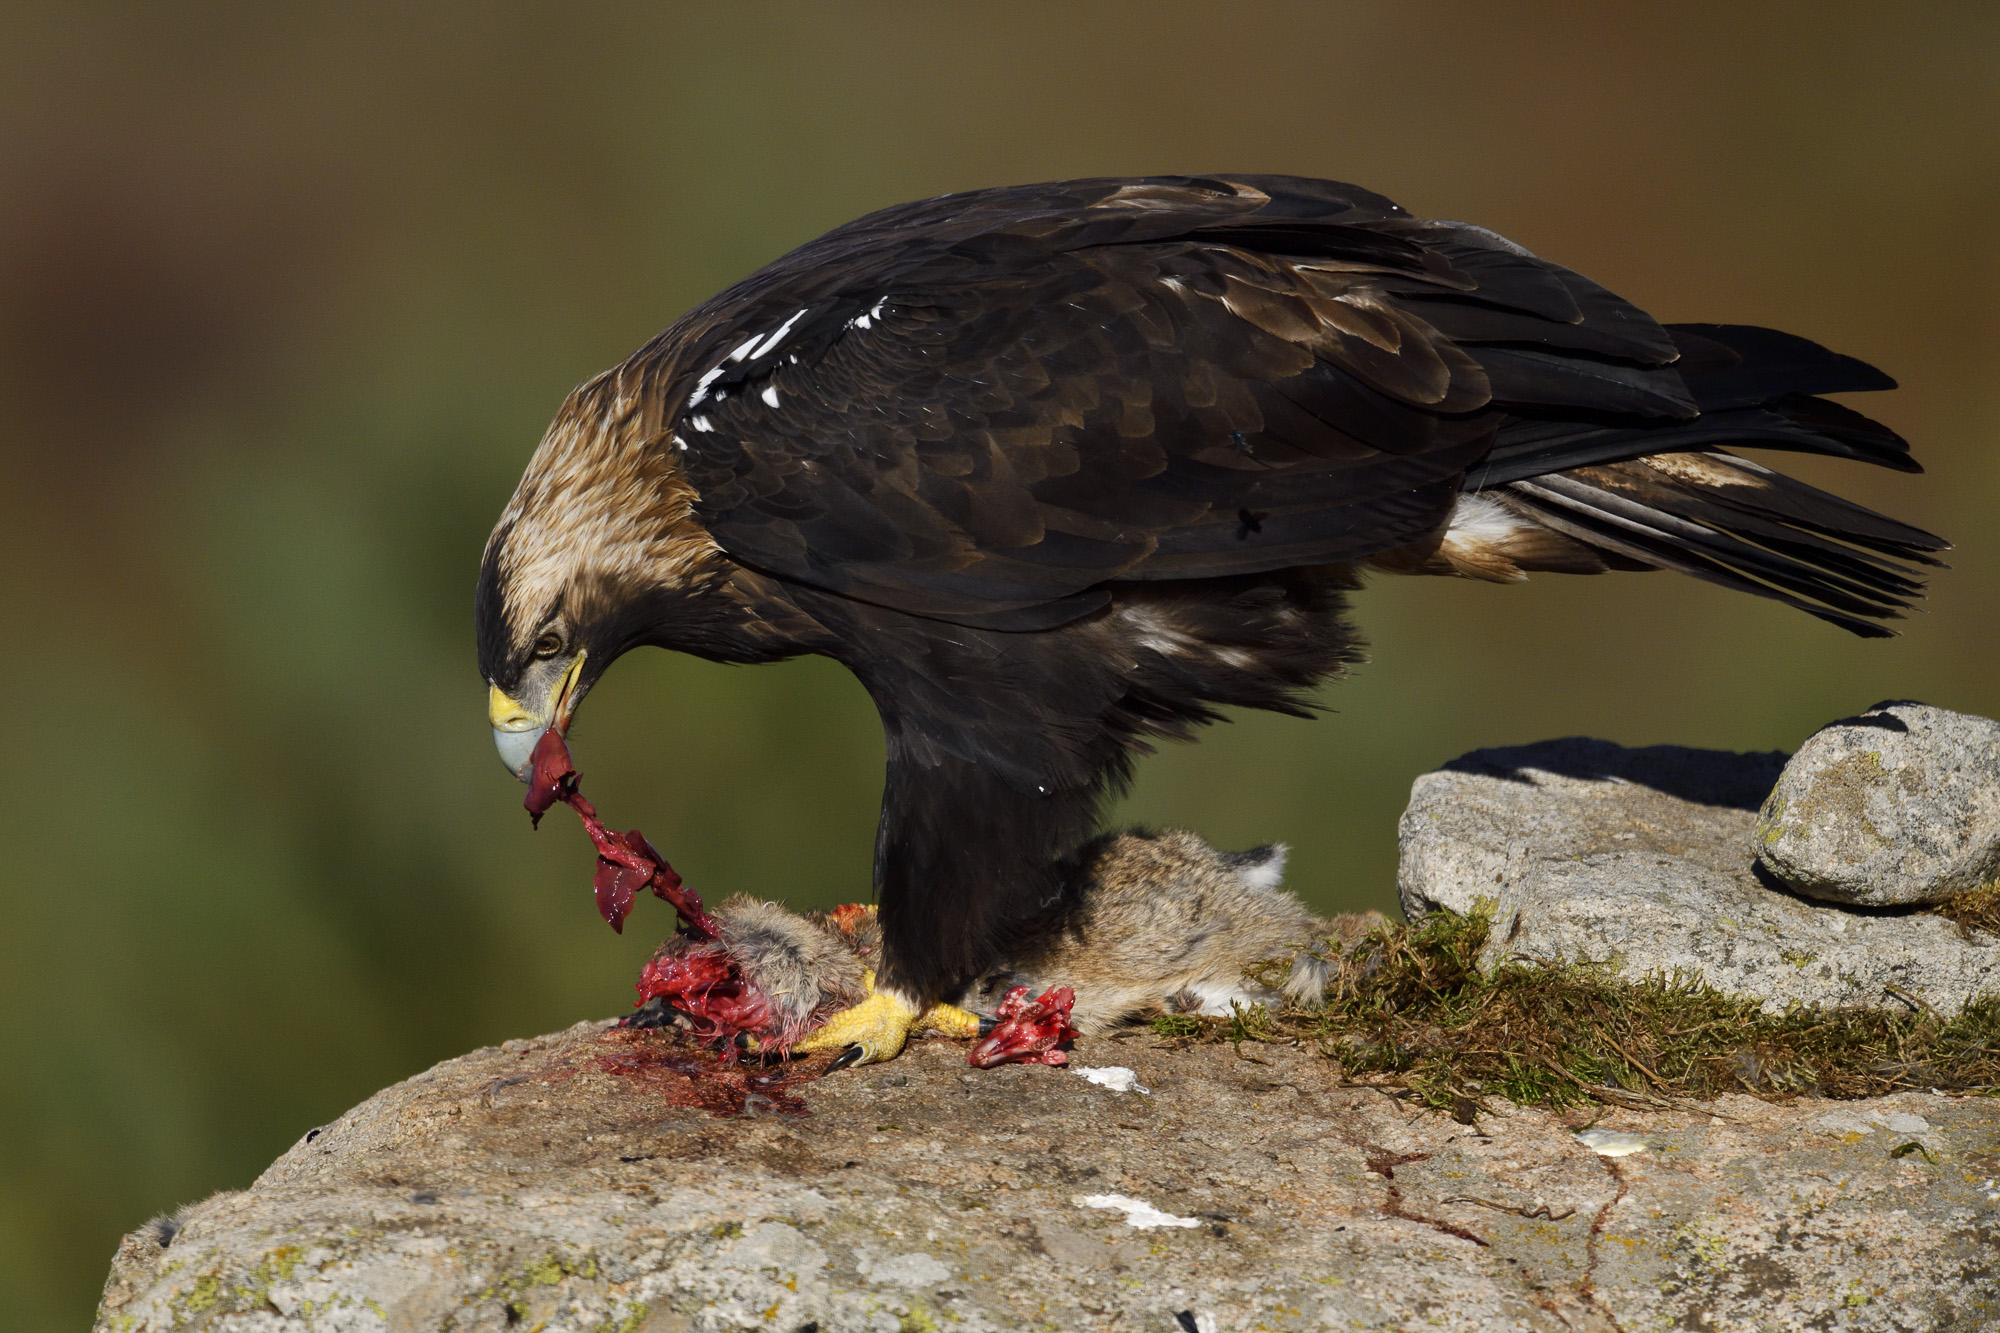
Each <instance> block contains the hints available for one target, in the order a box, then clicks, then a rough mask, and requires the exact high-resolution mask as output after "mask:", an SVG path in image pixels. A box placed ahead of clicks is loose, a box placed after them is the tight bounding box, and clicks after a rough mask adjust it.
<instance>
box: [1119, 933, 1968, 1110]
mask: <svg viewBox="0 0 2000 1333" xmlns="http://www.w3.org/2000/svg"><path fill="white" fill-rule="evenodd" d="M1489 923H1490V917H1489V915H1488V913H1487V912H1485V911H1481V912H1478V913H1475V914H1474V915H1472V916H1458V915H1455V914H1452V913H1448V912H1440V913H1437V914H1436V915H1433V916H1430V917H1427V918H1425V919H1424V920H1423V921H1421V922H1418V923H1416V924H1414V925H1404V924H1401V923H1397V922H1389V923H1386V924H1385V925H1383V926H1381V927H1379V928H1378V929H1376V930H1375V931H1374V932H1373V933H1371V934H1369V935H1368V936H1367V937H1366V938H1364V939H1363V940H1362V941H1361V942H1360V943H1359V944H1357V945H1355V946H1354V947H1353V948H1352V949H1351V950H1349V951H1348V952H1347V953H1345V954H1339V953H1337V952H1329V954H1328V955H1327V957H1328V958H1329V960H1330V961H1332V962H1333V963H1334V965H1335V966H1336V968H1337V975H1336V979H1335V982H1334V984H1333V985H1332V986H1331V987H1330V988H1329V991H1328V997H1327V1002H1326V1006H1325V1008H1323V1009H1284V1010H1280V1011H1276V1012H1274V1011H1271V1010H1267V1009H1265V1008H1264V1007H1263V1006H1253V1007H1251V1008H1249V1009H1242V1010H1238V1011H1237V1013H1236V1015H1235V1016H1234V1017H1233V1018H1194V1017H1190V1016H1188V1015H1184V1014H1176V1015H1173V1016H1170V1017H1166V1018H1161V1019H1159V1020H1157V1021H1156V1022H1155V1024H1154V1031H1155V1032H1156V1033H1158V1034H1159V1035H1160V1036H1161V1037H1163V1038H1167V1039H1169V1040H1171V1041H1175V1042H1225V1041H1233V1042H1236V1043H1238V1044H1239V1046H1240V1044H1241V1043H1243V1042H1246V1041H1252V1042H1296V1043H1298V1044H1300V1045H1302V1046H1306V1047H1308V1048H1310V1049H1313V1050H1316V1051H1318V1052H1319V1053H1320V1054H1321V1055H1323V1056H1324V1057H1326V1058H1327V1059H1329V1060H1332V1061H1333V1062H1335V1063H1336V1064H1337V1065H1338V1066H1339V1067H1340V1070H1341V1073H1342V1075H1343V1076H1344V1077H1345V1078H1347V1079H1348V1080H1350V1081H1352V1082H1355V1083H1361V1084H1373V1085H1378V1086H1386V1087H1396V1088H1404V1089H1408V1090H1409V1091H1410V1092H1413V1093H1415V1094H1416V1095H1417V1097H1418V1098H1419V1099H1420V1100H1421V1101H1422V1102H1424V1103H1425V1104H1426V1105H1429V1106H1434V1107H1438V1108H1441V1109H1447V1110H1451V1111H1453V1112H1454V1113H1455V1114H1457V1115H1458V1116H1459V1117H1460V1118H1461V1119H1465V1118H1467V1117H1469V1116H1470V1115H1471V1114H1472V1113H1473V1112H1475V1111H1477V1110H1479V1109H1482V1103H1483V1100H1484V1099H1485V1098H1488V1097H1494V1096H1500V1097H1505V1098H1507V1099H1508V1100H1510V1101H1513V1102H1516V1103H1519V1104H1525V1105H1548V1106H1566V1105H1570V1104H1574V1103H1582V1102H1592V1101H1596V1102H1607V1103H1611V1104H1614V1105H1620V1106H1631V1107H1639V1108H1650V1107H1661V1106H1666V1105H1671V1104H1674V1103H1676V1102H1679V1101H1681V1100H1684V1099H1705V1098H1711V1097H1714V1096H1717V1095H1719V1094H1721V1093H1725V1092H1747V1093H1750V1094H1752V1095H1753V1096H1757V1097H1763V1098H1767V1099H1771V1100H1783V1099H1787V1098H1792V1097H1799V1096H1819V1097H1875V1096H1881V1095H1883V1094H1886V1093H1890V1092H1894V1091H1897V1090H1898V1089H1904V1088H1943V1089H1954V1090H1963V1091H1982V1092H1984V1091H1996V1090H2000V998H1994V999H1984V1000H1980V1001H1977V1002H1975V1003H1974V1004H1973V1005H1971V1006H1969V1007H1968V1008H1967V1009H1966V1010H1965V1011H1964V1012H1963V1013H1961V1014H1960V1015H1959V1016H1958V1017H1956V1018H1953V1019H1951V1020H1949V1021H1945V1020H1943V1019H1941V1018H1940V1017H1939V1016H1938V1015H1937V1014H1936V1013H1934V1012H1932V1011H1931V1010H1929V1009H1928V1008H1926V1007H1924V1006H1922V1005H1921V1004H1918V1005H1912V1006H1908V1007H1904V1008H1900V1009H1889V1008H1882V1009H1877V1008H1858V1007H1857V1008H1820V1007H1812V1008H1805V1007H1799V1008H1794V1009H1791V1010H1789V1011H1787V1012H1785V1013H1782V1014H1767V1013H1764V1012H1762V1010H1761V1009H1760V1007H1759V1005H1758V1003H1757V1001H1756V1000H1754V999H1745V998H1741V997H1737V996H1730V995H1725V994H1723V993H1722V992H1720V991H1717V990H1715V989H1713V988H1712V987H1710V986H1708V985H1706V984H1704V983H1702V982H1700V981H1697V980H1693V979H1689V978H1685V977H1680V976H1675V977H1649V978H1646V979H1644V980H1639V981H1632V980H1627V979H1625V978H1622V977H1618V976H1615V975H1613V974H1611V973H1609V972H1607V971H1605V970H1604V969H1601V968H1591V967H1554V966H1544V965H1541V964H1536V963H1529V962H1520V961H1512V962H1508V963H1505V964H1503V965H1502V966H1500V967H1499V968H1497V969H1495V970H1494V971H1493V972H1492V973H1491V974H1487V973H1482V972H1481V971H1480V970H1479V968H1478V966H1477V960H1478V958H1479V953H1480V950H1481V948H1482V947H1483V946H1484V945H1485V943H1486V938H1487V929H1488V926H1489ZM1281 966H1282V965H1273V966H1272V967H1271V968H1269V969H1267V970H1266V971H1265V972H1264V973H1263V974H1261V975H1259V976H1258V978H1257V979H1258V980H1260V981H1264V982H1266V983H1267V984H1268V983H1271V982H1274V981H1276V980H1279V979H1280V977H1279V976H1278V975H1277V974H1278V972H1279V969H1280V968H1281Z"/></svg>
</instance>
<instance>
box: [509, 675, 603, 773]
mask: <svg viewBox="0 0 2000 1333" xmlns="http://www.w3.org/2000/svg"><path fill="white" fill-rule="evenodd" d="M583 656H584V655H583V653H582V652H581V651H579V652H578V653H577V655H576V656H575V657H572V658H571V659H570V660H569V665H568V667H567V668H565V669H564V670H563V673H562V675H561V676H559V677H557V678H556V680H555V681H554V682H553V683H552V684H548V685H545V686H544V685H540V684H538V682H537V673H532V672H531V673H530V674H529V676H528V678H527V679H526V680H525V681H524V682H523V684H524V685H526V686H527V688H526V690H525V691H524V693H526V694H527V695H528V696H529V702H523V701H522V700H519V699H516V698H513V697H512V696H511V695H508V694H506V693H505V692H503V691H502V690H501V688H500V687H499V686H498V685H490V686H488V688H487V693H486V720H487V721H488V722H490V723H492V724H493V746H494V748H495V749H497V750H499V751H500V762H501V763H502V764H505V765H506V766H507V771H508V772H509V773H512V774H513V775H514V776H515V777H517V778H519V779H520V780H521V781H523V782H526V781H527V780H528V769H529V767H530V765H531V761H532V759H533V756H534V753H535V742H537V741H539V740H540V739H541V738H542V733H543V732H545V731H547V730H549V729H550V728H551V727H553V728H555V730H556V731H557V732H558V733H567V732H568V731H569V723H570V715H571V714H572V713H573V712H574V711H575V708H576V682H577V679H578V678H579V677H580V676H582V675H583ZM540 678H541V679H542V680H546V678H547V673H540ZM537 694H540V695H541V696H542V697H541V699H540V701H539V706H537V704H536V703H535V702H534V696H535V695H537Z"/></svg>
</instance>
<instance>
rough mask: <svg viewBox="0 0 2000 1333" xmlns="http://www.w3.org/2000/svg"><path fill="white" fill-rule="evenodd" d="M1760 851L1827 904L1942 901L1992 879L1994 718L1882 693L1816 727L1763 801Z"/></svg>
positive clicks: (1999, 820) (1999, 808)
mask: <svg viewBox="0 0 2000 1333" xmlns="http://www.w3.org/2000/svg"><path fill="white" fill-rule="evenodd" d="M1757 856H1758V859H1759V860H1760V861H1761V862H1762V863H1763V865H1764V868H1765V869H1767V870H1769V871H1770V872H1771V873H1772V875H1774V876H1776V877H1777V878H1778V879H1779V880H1781V881H1782V882H1784V883H1785V884H1786V885H1787V886H1789V887H1790V888H1793V889H1796V890H1798V891H1799V892H1800V893H1804V894H1808V895H1810V896H1811V897H1814V898H1825V899H1827V900H1829V901H1831V902H1841V903H1858V904H1861V905H1863V906H1868V907H1902V906H1907V905H1910V904H1913V903H1936V902H1943V901H1945V900H1947V899H1950V898H1955V897H1958V896H1960V895H1962V894H1966V893H1970V892H1971V891H1972V890H1974V889H1980V888H1985V887H1987V886H1989V885H1991V884H1993V883H1994V881H1995V880H1996V879H2000V722H1995V721H1994V720H1993V719H1991V718H1986V717H1974V716H1972V715H1970V714H1968V713H1953V712H1950V711H1948V710H1946V709H1943V708H1933V707H1931V706H1929V705H1928V704H1919V703H1909V702H1890V703H1881V704H1877V705H1875V706H1874V707H1873V708H1871V709H1869V710H1868V711H1867V712H1865V713H1863V714H1861V715H1860V716H1859V717H1850V718H1845V719H1843V720H1841V721H1839V722H1834V723H1831V724H1829V725H1827V726H1825V727H1822V728H1820V730H1818V731H1817V732H1815V733H1813V735H1812V736H1811V737H1810V738H1809V739H1808V740H1807V741H1806V743H1805V744H1804V745H1802V746H1800V747H1799V752H1798V753H1797V754H1795V755H1793V756H1792V760H1791V762H1790V763H1789V764H1787V765H1786V766H1785V771H1784V773H1783V774H1781V775H1780V776H1779V778H1778V782H1777V785H1776V786H1775V787H1774V788H1773V789H1772V791H1771V794H1770V796H1769V797H1768V798H1767V799H1766V800H1765V802H1764V808H1763V812H1762V815H1761V817H1760V818H1759V819H1758V822H1757Z"/></svg>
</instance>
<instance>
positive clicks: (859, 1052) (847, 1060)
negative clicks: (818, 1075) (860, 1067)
mask: <svg viewBox="0 0 2000 1333" xmlns="http://www.w3.org/2000/svg"><path fill="white" fill-rule="evenodd" d="M867 1053H868V1051H867V1048H865V1047H862V1046H850V1047H848V1048H847V1049H846V1050H844V1051H842V1052H841V1053H840V1054H839V1055H836V1056H834V1057H833V1063H832V1064H830V1065H828V1066H827V1067H826V1072H827V1073H829V1074H831V1073H832V1072H833V1071H834V1070H836V1069H846V1068H847V1067H848V1066H849V1065H852V1064H854V1063H856V1062H857V1061H859V1060H860V1059H861V1057H862V1056H864V1055H866V1054H867Z"/></svg>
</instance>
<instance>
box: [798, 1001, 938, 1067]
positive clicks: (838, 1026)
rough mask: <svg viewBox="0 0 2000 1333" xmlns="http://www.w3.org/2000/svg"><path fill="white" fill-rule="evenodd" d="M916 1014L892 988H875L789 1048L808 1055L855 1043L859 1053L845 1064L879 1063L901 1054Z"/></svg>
mask: <svg viewBox="0 0 2000 1333" xmlns="http://www.w3.org/2000/svg"><path fill="white" fill-rule="evenodd" d="M919 1016H920V1015H919V1012H918V1010H917V1007H916V1006H915V1005H913V1004H911V1003H910V1002H909V1001H908V1000H905V999H904V998H903V997H902V996H900V995H898V994H896V993H895V992H894V991H877V992H876V993H875V994H873V995H870V996H869V997H868V998H867V999H865V1000H863V1001H862V1002H861V1003H860V1004H857V1005H855V1006H854V1007H853V1008H852V1009H843V1010H841V1011H840V1012H839V1013H837V1014H835V1015H834V1016H833V1017H832V1018H829V1019H827V1020H826V1022H825V1023H824V1024H822V1025H821V1027H820V1029H819V1031H817V1032H815V1033H813V1034H812V1035H811V1036H810V1037H807V1038H806V1039H805V1040H804V1041H802V1042H800V1043H799V1044H798V1045H796V1046H794V1047H793V1048H792V1049H793V1050H795V1051H799V1052H802V1053H804V1054H808V1055H810V1054H811V1053H812V1052H814V1051H837V1050H840V1049H841V1048H843V1047H847V1046H855V1047H859V1048H860V1051H859V1054H857V1055H855V1056H854V1058H852V1059H850V1060H847V1061H845V1062H844V1063H845V1064H849V1065H872V1064H879V1063H880V1062H882V1061H883V1060H893V1059H895V1058H896V1057H897V1056H898V1055H900V1054H902V1051H903V1043H905V1042H907V1041H908V1040H909V1039H910V1029H911V1028H913V1027H915V1026H916V1023H917V1019H918V1017H919Z"/></svg>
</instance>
